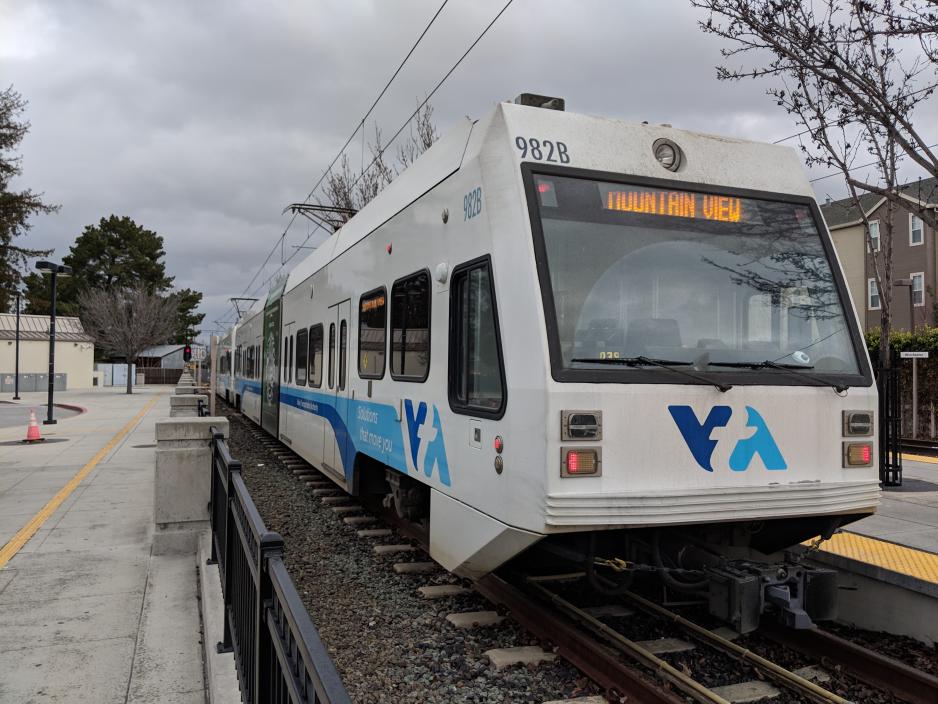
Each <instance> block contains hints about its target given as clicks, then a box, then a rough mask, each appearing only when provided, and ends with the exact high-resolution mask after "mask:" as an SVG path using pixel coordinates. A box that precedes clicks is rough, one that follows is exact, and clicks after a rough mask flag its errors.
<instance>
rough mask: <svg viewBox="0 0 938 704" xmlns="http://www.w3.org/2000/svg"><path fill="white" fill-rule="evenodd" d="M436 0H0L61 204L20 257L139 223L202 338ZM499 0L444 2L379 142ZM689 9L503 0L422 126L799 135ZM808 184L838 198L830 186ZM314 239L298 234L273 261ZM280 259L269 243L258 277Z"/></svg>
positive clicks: (402, 79)
mask: <svg viewBox="0 0 938 704" xmlns="http://www.w3.org/2000/svg"><path fill="white" fill-rule="evenodd" d="M440 2H441V0H427V1H425V2H419V1H417V0H384V1H383V2H379V1H378V0H371V1H369V0H341V1H334V0H319V1H318V2H312V1H306V2H303V1H301V0H281V1H279V2H274V1H267V2H258V1H257V0H254V1H251V2H248V1H246V0H198V1H196V2H193V1H192V0H160V1H159V2H139V1H137V0H111V1H107V0H0V86H4V87H5V86H7V85H10V84H12V85H13V86H14V88H15V89H16V90H18V91H19V92H20V93H22V95H23V97H24V98H26V99H27V100H28V101H29V108H28V112H27V117H28V119H29V120H30V121H31V122H32V130H31V132H30V134H29V135H28V137H27V138H26V139H25V140H24V142H23V145H22V156H23V168H24V174H23V177H22V179H21V185H22V186H27V187H30V188H32V189H34V190H37V191H43V192H45V194H46V199H47V200H48V201H49V202H53V203H59V204H61V205H62V209H61V211H60V212H59V213H57V214H54V215H49V216H42V217H38V218H36V219H35V220H34V221H33V224H34V228H33V230H32V232H31V233H30V235H29V236H28V244H29V246H32V247H50V248H51V247H54V248H55V250H56V252H55V256H56V257H61V256H64V255H65V254H67V252H68V247H69V245H71V244H72V243H73V242H74V240H75V238H76V236H77V235H79V234H80V233H81V231H82V229H83V227H84V226H85V225H88V224H91V223H95V222H97V221H98V219H100V218H101V217H103V216H107V215H110V214H112V213H113V214H117V215H127V216H130V217H131V218H133V219H134V220H135V221H136V222H138V223H139V224H141V225H144V226H146V227H148V228H150V229H153V230H156V231H157V232H158V233H160V234H161V235H162V236H163V237H164V238H165V248H166V252H167V256H166V261H167V268H168V271H169V273H170V275H172V276H175V277H176V285H177V286H179V287H190V288H194V289H197V290H199V291H202V292H203V293H204V294H205V298H204V300H203V306H202V312H205V313H206V314H207V315H206V319H205V324H204V326H203V327H204V329H205V330H206V331H208V330H210V329H211V328H213V327H216V326H215V325H214V323H213V321H215V320H223V319H226V318H227V319H230V318H231V317H232V311H231V306H230V304H229V303H228V299H229V298H230V297H231V296H235V295H241V293H242V291H243V290H244V288H245V286H247V284H248V282H249V281H250V279H251V278H252V277H253V276H254V274H255V272H256V271H257V269H258V266H259V265H260V263H261V261H263V259H264V257H265V256H266V255H267V253H268V251H269V250H270V248H271V247H272V246H273V245H274V243H275V242H276V241H277V240H278V238H279V237H280V234H281V232H282V231H283V229H284V227H285V225H286V222H287V220H288V217H287V216H283V215H281V212H282V210H283V208H284V207H285V206H286V205H287V204H289V203H292V202H296V201H299V200H302V199H303V198H304V197H305V196H306V194H307V193H308V192H309V190H310V188H312V186H313V184H314V183H315V182H316V180H317V179H318V178H319V176H320V175H321V174H322V171H323V169H324V168H325V167H326V166H327V165H328V163H329V162H330V161H331V159H332V157H333V156H334V155H335V153H336V152H337V151H338V149H339V148H340V147H341V146H342V144H343V143H344V142H345V139H346V138H347V137H348V135H349V133H350V132H351V130H352V129H353V128H354V126H355V123H356V122H357V121H358V120H359V119H360V118H361V116H362V115H363V113H364V112H365V110H366V109H367V108H368V106H369V105H370V104H371V102H372V101H373V99H374V98H375V96H376V95H377V93H378V91H379V90H380V88H381V87H382V86H383V85H384V83H385V82H386V81H387V79H388V78H389V77H390V74H391V73H392V72H393V69H394V68H395V67H396V66H397V64H398V63H399V62H400V60H401V59H402V58H403V56H404V54H405V53H406V51H407V50H408V49H409V48H410V46H411V44H412V43H413V42H414V40H415V39H416V38H417V36H418V35H419V33H420V31H421V30H422V29H423V27H424V26H425V25H426V23H427V22H428V21H429V19H430V17H431V16H432V15H433V13H434V12H435V11H436V9H437V7H439V4H440ZM504 2H505V0H450V2H449V4H448V5H447V6H446V8H445V9H444V10H443V12H442V14H441V15H440V17H439V19H438V20H437V22H436V24H435V25H434V26H433V28H432V29H431V30H430V32H429V33H428V35H427V36H426V38H425V39H424V41H423V43H422V44H421V45H420V47H419V48H418V49H417V51H416V52H415V53H414V55H413V56H412V57H411V59H410V61H409V62H408V64H407V66H406V67H405V68H404V70H403V71H402V72H401V74H400V76H398V78H397V80H396V81H395V83H394V85H393V86H392V88H391V89H390V91H389V92H388V94H387V95H386V96H385V98H384V99H383V100H382V102H381V103H380V104H379V107H378V109H377V110H376V111H375V113H374V116H373V119H374V120H376V121H377V124H378V125H379V126H380V127H381V128H382V129H383V130H384V131H385V133H386V134H388V133H393V132H394V131H395V130H396V129H397V127H398V126H399V125H400V124H401V123H402V122H403V121H404V120H405V119H406V117H407V116H408V115H409V114H410V113H411V112H412V111H413V109H414V107H415V105H416V103H417V101H418V100H419V99H422V98H423V96H424V95H425V94H426V93H427V92H428V91H429V90H430V89H431V88H432V87H433V86H434V85H435V84H436V82H437V81H438V80H439V79H440V78H441V77H442V75H443V73H445V71H446V70H447V69H448V68H449V67H450V66H451V65H452V64H453V63H454V62H455V61H456V60H457V59H458V58H459V56H460V55H461V54H462V53H463V51H465V49H466V48H467V47H468V46H469V44H470V43H471V42H472V41H473V40H474V39H475V37H476V36H477V35H478V33H479V32H480V31H481V30H482V28H483V27H484V26H485V25H486V24H487V23H488V22H489V21H490V20H491V18H492V17H493V16H494V15H495V14H496V13H497V12H498V10H499V9H500V8H501V6H502V5H503V4H504ZM701 17H702V15H701V14H700V13H699V12H698V11H696V10H694V9H692V8H691V7H689V4H688V2H687V0H655V2H641V3H640V2H637V1H635V0H632V1H630V2H623V1H622V0H567V1H562V0H550V1H549V2H548V1H546V0H515V2H514V4H513V5H512V6H511V7H510V8H509V9H508V10H507V12H506V13H505V14H504V15H503V16H502V18H501V19H500V20H499V21H498V23H497V24H496V25H495V26H494V27H493V28H492V30H491V31H490V32H489V33H488V34H487V35H486V37H485V38H484V39H483V40H482V41H481V42H480V43H479V45H478V46H477V47H476V48H475V50H474V51H473V52H472V53H471V54H470V55H469V57H468V58H467V59H466V61H465V62H463V64H462V65H461V66H460V67H459V69H457V71H456V72H455V73H454V74H453V76H452V77H451V78H450V79H449V80H448V81H447V83H445V84H444V86H443V88H442V89H441V90H440V92H439V93H438V94H437V95H436V96H435V98H434V99H433V106H434V108H435V116H434V117H435V122H436V124H437V126H438V128H439V129H440V131H441V132H444V131H446V129H447V127H448V126H450V125H452V124H453V122H454V120H456V119H457V118H459V117H460V116H463V115H469V116H470V117H472V118H477V117H480V116H482V115H484V114H485V113H486V112H487V111H488V110H489V109H490V108H491V106H492V104H493V103H495V102H497V101H498V100H502V99H506V98H511V97H514V96H515V95H517V94H518V93H521V92H534V93H542V94H546V95H558V96H562V97H564V98H566V100H567V109H568V110H569V111H573V112H584V113H590V114H596V115H605V116H610V117H616V118H621V119H625V120H631V121H641V120H649V121H652V122H669V123H672V124H673V125H674V126H675V127H680V128H686V129H692V130H698V131H704V132H714V133H720V134H726V135H731V136H735V137H742V138H748V139H756V140H763V141H774V140H776V139H780V138H782V137H785V136H787V135H790V134H792V133H793V132H797V131H798V130H797V128H796V127H795V125H794V124H793V122H792V121H791V119H790V118H789V117H788V116H787V115H786V114H785V113H784V112H783V111H782V110H781V109H780V108H778V107H776V106H775V104H774V102H773V101H772V100H771V99H769V98H768V97H766V95H765V89H766V87H767V85H766V84H765V83H764V82H761V83H760V82H745V83H742V84H728V83H723V82H719V81H717V80H716V72H715V69H714V67H715V66H716V65H717V64H718V63H719V62H720V60H721V57H720V54H719V50H720V44H719V42H718V40H717V39H716V38H715V37H713V36H708V35H704V34H703V33H702V32H701V31H700V30H699V29H698V27H697V24H696V23H697V21H698V20H699V19H701ZM930 112H931V114H932V116H933V117H935V116H938V114H936V112H935V110H933V109H930ZM936 122H938V120H935V119H933V120H932V121H931V124H935V123H936ZM373 128H374V126H373V123H372V122H370V123H369V126H368V128H367V129H368V132H369V134H371V133H372V132H373ZM928 136H932V137H935V136H938V135H935V134H932V135H928ZM787 143H788V144H793V145H794V144H796V143H797V142H795V141H790V142H787ZM350 156H351V159H352V162H353V163H355V162H357V161H359V160H360V158H361V145H360V141H356V142H355V147H354V148H351V150H350ZM812 175H813V176H817V175H819V174H812ZM816 191H817V193H818V197H819V198H823V197H824V196H825V194H826V193H830V194H831V195H833V196H834V197H840V196H841V195H842V188H841V186H840V184H839V179H836V178H832V179H828V180H826V181H821V182H819V183H818V184H817V186H816ZM306 235H307V228H306V226H305V225H302V224H299V223H298V224H297V226H295V227H294V228H293V229H291V231H290V233H289V235H288V238H287V241H286V245H285V251H286V252H287V253H288V254H289V253H290V252H292V251H293V249H292V248H291V247H290V245H291V244H298V243H299V242H300V241H301V240H303V239H304V238H305V237H306ZM315 239H316V238H314V241H315ZM24 244H27V242H25V241H24ZM298 259H299V257H297V258H295V259H294V260H293V263H295V262H296V261H297V260H298ZM279 264H280V254H279V252H278V253H276V254H275V255H274V256H273V258H272V260H271V265H269V266H268V267H267V269H266V271H264V272H263V274H262V275H261V277H259V279H258V283H259V282H261V281H263V280H264V279H266V278H267V277H268V276H270V275H271V274H273V273H274V271H275V269H276V268H277V266H278V265H279ZM255 286H256V284H255ZM255 295H257V294H255Z"/></svg>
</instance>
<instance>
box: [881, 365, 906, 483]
mask: <svg viewBox="0 0 938 704" xmlns="http://www.w3.org/2000/svg"><path fill="white" fill-rule="evenodd" d="M900 379H901V376H900V370H899V369H897V368H895V367H893V368H891V369H878V370H877V371H876V386H877V389H878V390H879V480H880V481H881V482H882V484H883V486H902V447H901V444H900V441H901V438H900V436H901V433H902V387H901V383H900Z"/></svg>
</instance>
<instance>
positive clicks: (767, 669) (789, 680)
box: [622, 592, 851, 704]
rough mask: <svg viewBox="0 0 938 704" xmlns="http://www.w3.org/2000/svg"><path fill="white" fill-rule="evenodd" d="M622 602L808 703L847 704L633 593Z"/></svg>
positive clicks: (787, 671)
mask: <svg viewBox="0 0 938 704" xmlns="http://www.w3.org/2000/svg"><path fill="white" fill-rule="evenodd" d="M622 596H623V598H625V599H627V600H628V601H631V602H632V603H633V604H636V605H637V606H639V607H641V608H643V609H645V610H646V611H651V612H653V613H656V614H657V615H659V616H661V617H662V618H666V619H668V620H670V621H673V622H674V623H676V624H678V625H679V626H681V627H682V628H684V629H685V630H687V631H689V632H690V634H691V635H692V636H693V637H695V638H698V639H699V640H701V641H703V642H704V643H706V644H707V645H709V646H711V647H713V648H716V649H717V650H721V651H723V652H725V653H728V654H729V655H733V656H735V657H738V658H740V659H742V660H745V661H746V662H748V663H749V664H750V665H752V666H753V667H754V668H755V669H756V670H758V671H759V672H761V673H762V674H764V675H767V676H768V677H771V678H772V679H774V680H775V681H776V682H778V683H780V684H782V685H784V686H786V687H788V688H789V689H794V690H796V691H797V692H798V693H799V694H802V695H804V696H806V697H808V698H809V699H811V700H813V701H816V702H822V703H824V704H827V703H828V702H834V703H835V704H851V703H850V700H849V699H844V698H843V697H841V696H840V695H838V694H834V693H833V692H831V691H829V690H826V689H824V688H823V687H821V686H819V685H817V684H815V683H814V682H811V681H810V680H808V679H805V678H804V677H801V676H800V675H796V674H795V673H794V672H791V671H789V670H786V669H785V668H784V667H781V666H780V665H777V664H775V663H774V662H772V661H771V660H766V659H765V658H764V657H762V656H761V655H756V654H755V653H753V652H752V651H751V650H749V649H747V648H744V647H742V646H741V645H737V644H736V643H734V642H733V641H731V640H727V639H726V638H723V637H722V636H719V635H717V634H716V633H714V632H713V631H709V630H707V629H706V628H704V627H703V626H699V625H697V624H696V623H694V622H693V621H689V620H687V619H686V618H684V617H683V616H679V615H678V614H676V613H674V612H672V611H669V610H668V609H666V608H664V607H663V606H659V605H658V604H656V603H654V602H652V601H649V600H648V599H645V598H644V597H641V596H639V595H638V594H635V593H633V592H625V593H624V594H623V595H622Z"/></svg>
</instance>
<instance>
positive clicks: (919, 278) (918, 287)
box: [909, 271, 925, 306]
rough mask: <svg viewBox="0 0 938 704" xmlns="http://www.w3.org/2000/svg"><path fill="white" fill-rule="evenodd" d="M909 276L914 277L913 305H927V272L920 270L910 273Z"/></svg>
mask: <svg viewBox="0 0 938 704" xmlns="http://www.w3.org/2000/svg"><path fill="white" fill-rule="evenodd" d="M909 278H910V279H912V305H915V306H923V305H925V274H924V273H923V272H921V271H920V272H918V273H917V274H909Z"/></svg>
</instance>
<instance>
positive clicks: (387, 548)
mask: <svg viewBox="0 0 938 704" xmlns="http://www.w3.org/2000/svg"><path fill="white" fill-rule="evenodd" d="M416 549H417V548H415V547H414V546H413V545H375V547H374V551H375V555H393V554H396V553H399V552H413V551H414V550H416Z"/></svg>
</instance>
